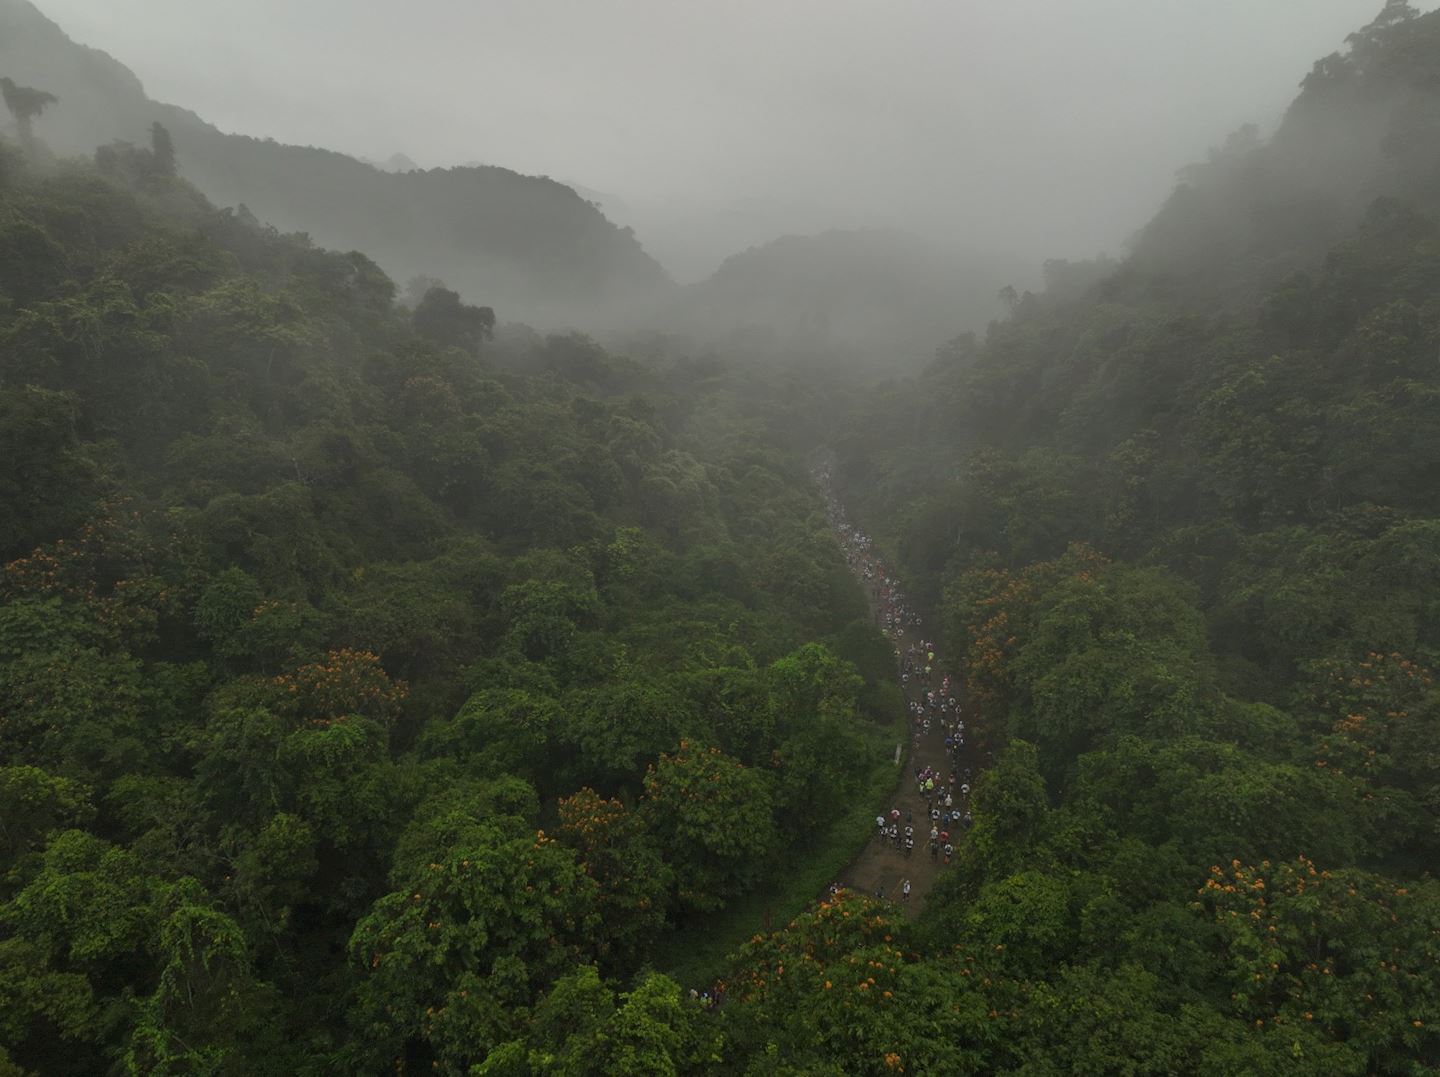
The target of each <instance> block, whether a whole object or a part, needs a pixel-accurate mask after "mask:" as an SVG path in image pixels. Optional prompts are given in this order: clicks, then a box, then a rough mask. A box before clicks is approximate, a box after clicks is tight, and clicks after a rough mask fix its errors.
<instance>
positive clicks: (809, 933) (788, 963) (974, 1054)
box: [723, 890, 985, 1075]
mask: <svg viewBox="0 0 1440 1077" xmlns="http://www.w3.org/2000/svg"><path fill="white" fill-rule="evenodd" d="M911 930H912V929H911V928H910V927H909V926H908V925H907V923H906V921H905V920H904V918H902V917H897V916H894V915H892V911H891V908H890V907H889V906H887V905H885V904H883V903H880V902H875V901H871V900H869V899H868V898H865V897H862V896H860V895H857V894H852V893H850V892H848V891H843V890H842V891H841V892H840V893H839V894H837V895H836V896H835V897H834V898H832V899H829V900H826V901H821V902H819V903H818V904H817V905H815V906H814V907H813V908H811V909H809V910H807V911H806V912H805V913H802V914H801V915H800V916H798V917H796V918H795V920H793V921H792V922H791V923H790V924H788V925H786V927H785V929H784V930H783V931H776V932H771V933H769V934H762V935H755V936H753V937H752V938H751V939H750V941H749V942H748V943H747V944H745V945H744V946H743V947H742V948H741V950H740V952H739V953H738V954H737V955H736V956H735V959H734V962H733V966H734V967H733V971H732V973H731V975H730V977H729V978H728V979H727V981H726V983H725V993H726V1000H727V1001H726V1004H725V1007H724V1010H723V1013H724V1016H725V1024H726V1033H727V1036H728V1038H729V1039H730V1041H731V1043H732V1044H734V1045H736V1046H738V1047H739V1048H740V1052H741V1054H742V1056H745V1055H748V1054H750V1053H751V1052H759V1051H764V1050H770V1051H775V1052H777V1053H778V1054H779V1056H780V1057H783V1058H784V1059H785V1060H786V1061H787V1062H788V1063H789V1064H790V1065H791V1066H794V1067H795V1069H794V1072H844V1073H857V1074H875V1075H881V1074H896V1073H954V1074H965V1073H977V1072H982V1068H981V1064H980V1054H979V1052H978V1051H976V1050H975V1043H974V1033H975V1031H976V1026H977V1025H978V1024H980V1023H983V1021H984V1015H985V1003H984V1002H983V1000H982V999H981V998H980V997H979V996H978V995H976V994H973V993H971V992H970V991H968V988H969V987H970V986H971V984H970V982H969V979H968V978H969V976H970V974H971V970H970V969H969V968H968V967H965V966H962V965H960V964H958V963H950V962H945V963H940V962H935V963H927V962H923V961H921V960H920V959H919V955H918V954H917V953H916V952H915V949H914V947H913V945H912V943H911V942H910V941H909V936H910V934H911Z"/></svg>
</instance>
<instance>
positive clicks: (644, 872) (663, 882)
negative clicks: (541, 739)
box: [555, 789, 672, 970]
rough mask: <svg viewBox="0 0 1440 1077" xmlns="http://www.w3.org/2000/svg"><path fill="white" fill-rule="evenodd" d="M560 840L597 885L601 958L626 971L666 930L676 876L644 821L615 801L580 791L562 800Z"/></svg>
mask: <svg viewBox="0 0 1440 1077" xmlns="http://www.w3.org/2000/svg"><path fill="white" fill-rule="evenodd" d="M559 808H560V827H559V829H558V830H557V831H556V832H555V837H556V838H558V839H559V840H560V841H561V842H563V843H564V844H566V845H568V846H569V847H570V848H572V849H574V850H575V853H576V856H577V857H578V858H579V861H580V867H581V869H582V870H583V871H584V872H585V874H586V875H588V876H590V878H592V879H594V880H595V882H596V884H597V886H598V887H599V890H598V899H597V900H598V903H599V904H598V908H599V913H600V918H601V920H602V921H603V922H604V924H605V935H604V940H603V942H601V944H600V946H599V952H600V953H601V955H602V956H603V957H604V958H605V961H606V964H607V966H611V965H617V964H618V965H619V966H620V967H622V968H624V969H627V970H628V969H630V968H632V967H633V963H634V961H635V960H636V959H638V957H639V955H640V954H641V953H642V952H643V951H644V949H645V946H646V944H647V943H648V942H649V940H650V939H652V938H653V937H654V935H655V934H656V933H657V932H659V931H661V930H662V929H663V928H664V926H665V912H666V905H667V902H668V894H669V891H670V887H671V885H672V872H671V869H670V867H669V865H668V864H666V863H665V861H664V860H663V859H662V858H661V856H660V852H659V850H658V849H657V848H656V847H655V844H654V841H653V840H652V839H651V838H650V835H649V834H648V833H647V832H646V830H645V826H644V824H643V823H642V822H641V820H640V819H639V817H638V816H637V815H636V814H635V813H634V812H632V811H631V810H630V809H628V808H627V807H626V806H625V805H624V804H622V803H621V802H620V801H618V800H615V799H606V798H605V797H602V796H601V795H600V794H599V793H597V792H595V790H593V789H581V790H579V791H578V792H577V793H575V795H574V796H570V797H565V798H563V799H561V801H560V804H559Z"/></svg>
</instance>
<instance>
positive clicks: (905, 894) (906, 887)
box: [900, 879, 910, 901]
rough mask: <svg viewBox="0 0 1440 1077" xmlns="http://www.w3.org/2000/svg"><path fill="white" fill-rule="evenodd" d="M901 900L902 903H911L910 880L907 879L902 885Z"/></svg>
mask: <svg viewBox="0 0 1440 1077" xmlns="http://www.w3.org/2000/svg"><path fill="white" fill-rule="evenodd" d="M900 900H901V901H909V900H910V880H909V879H906V880H905V881H904V882H903V883H901V884H900Z"/></svg>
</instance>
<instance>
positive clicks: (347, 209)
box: [0, 0, 671, 326]
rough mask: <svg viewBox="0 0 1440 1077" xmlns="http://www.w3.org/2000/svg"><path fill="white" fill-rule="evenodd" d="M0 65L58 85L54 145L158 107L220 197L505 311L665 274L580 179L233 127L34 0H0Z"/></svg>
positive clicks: (591, 301)
mask: <svg viewBox="0 0 1440 1077" xmlns="http://www.w3.org/2000/svg"><path fill="white" fill-rule="evenodd" d="M0 74H6V75H9V76H10V77H12V78H14V79H15V81H17V82H19V83H22V84H27V85H32V86H36V87H40V88H42V89H45V90H48V91H49V92H51V93H54V94H56V95H57V96H58V97H59V98H60V103H59V104H58V105H57V106H55V107H54V108H52V109H51V110H50V111H49V112H47V113H46V115H45V116H44V117H43V119H42V120H41V121H40V123H39V126H38V133H39V135H40V137H41V139H43V140H44V141H45V142H46V143H47V144H48V145H49V146H51V147H52V148H53V149H54V150H55V151H56V152H58V153H61V154H65V155H70V154H87V155H88V154H90V153H93V152H94V150H95V149H96V148H97V147H98V146H101V145H104V144H106V143H109V142H111V141H113V140H116V139H120V140H126V141H132V142H143V141H145V139H146V138H147V137H148V136H147V131H148V128H149V126H150V124H151V123H152V122H154V121H159V122H160V123H162V124H164V125H165V126H166V127H167V128H168V129H169V130H170V133H171V135H172V136H173V137H174V140H175V144H176V149H177V153H178V157H179V162H180V168H181V171H182V172H183V174H184V175H185V176H186V178H187V179H189V180H191V181H192V182H194V183H195V184H196V185H197V186H199V187H200V189H201V190H203V191H204V192H205V193H206V194H207V195H208V196H209V197H210V198H211V199H212V200H213V201H215V202H216V203H218V204H220V205H238V204H241V203H243V204H245V205H246V206H248V207H249V208H250V210H251V211H252V212H254V213H255V215H256V216H258V217H259V218H260V219H262V220H264V221H267V222H268V223H270V224H273V225H274V226H275V227H277V228H279V229H281V230H283V231H301V232H306V233H309V234H310V235H311V236H312V237H313V238H314V240H315V241H316V242H317V243H320V244H322V245H324V246H327V247H334V248H338V249H342V250H345V249H360V250H364V251H366V252H367V253H369V254H371V255H372V256H374V257H375V258H376V259H377V260H378V261H379V262H380V264H381V265H382V266H383V267H384V268H385V270H386V271H387V272H388V273H390V275H391V276H393V277H395V278H396V279H397V280H399V281H401V282H402V283H403V282H404V280H405V279H407V278H408V277H410V276H412V275H415V274H421V273H424V274H429V275H434V276H439V277H441V278H443V279H445V280H446V281H447V282H448V283H449V284H450V285H451V286H452V287H455V288H457V289H458V290H460V291H461V292H462V293H463V294H464V295H465V296H466V297H467V298H468V299H471V300H473V301H475V302H481V303H485V304H488V305H492V306H494V307H496V308H497V310H498V311H499V313H500V314H501V316H502V317H505V318H511V319H523V320H527V321H533V322H535V323H536V324H538V325H542V326H559V325H561V324H567V323H568V324H587V325H589V324H595V323H596V322H603V320H604V318H605V315H606V312H608V311H610V310H614V309H618V308H624V307H627V306H629V305H630V304H633V303H634V302H636V301H638V300H640V299H643V298H653V297H655V296H656V295H658V294H663V293H664V292H666V291H667V290H668V289H669V288H670V287H671V283H670V280H669V277H668V276H667V274H666V273H665V270H664V269H663V268H662V267H661V266H660V265H659V263H658V262H656V261H655V260H654V259H653V258H651V257H650V256H649V255H648V254H646V253H645V251H644V249H643V248H642V247H641V245H640V243H639V242H638V241H637V240H636V239H635V237H634V234H633V233H632V232H631V231H630V230H629V229H626V228H620V227H617V226H616V225H615V224H613V223H612V222H610V221H609V220H607V219H606V217H605V216H604V214H603V213H601V212H600V210H599V209H598V208H597V207H596V206H594V205H592V204H590V203H589V202H588V201H587V200H586V199H585V198H583V197H581V196H580V195H579V194H577V193H576V192H575V191H574V190H572V189H571V188H569V187H567V186H565V185H563V184H561V183H557V182H555V181H553V180H550V179H548V178H545V177H536V176H525V175H521V174H520V173H517V172H513V171H511V170H509V169H505V168H498V167H493V166H482V167H465V168H450V169H430V170H427V171H389V170H388V169H391V168H393V167H394V162H393V160H392V162H387V163H386V164H385V165H383V166H380V167H375V166H372V165H371V164H369V163H366V162H363V161H361V160H358V159H356V158H354V157H349V156H347V155H345V154H341V153H336V152H333V151H330V150H324V149H318V148H314V147H302V146H289V145H283V144H281V143H278V142H275V141H273V140H271V139H257V138H251V137H248V136H243V135H232V134H226V133H224V132H222V131H220V130H219V129H218V128H216V127H215V126H213V125H212V124H209V123H207V122H206V121H204V120H203V119H201V118H200V117H199V116H197V115H196V114H195V113H193V112H190V111H188V110H186V109H183V108H179V107H176V106H174V105H168V104H164V103H161V102H157V101H152V100H151V99H150V98H149V97H148V96H147V95H146V93H145V89H144V87H143V85H142V84H141V82H140V80H139V79H138V78H137V77H136V76H135V74H134V73H133V72H131V71H130V70H129V69H128V68H126V67H125V66H124V65H123V64H122V63H120V62H118V61H117V60H115V59H114V58H113V57H111V56H109V55H108V54H106V53H104V52H101V51H100V50H98V49H94V48H90V47H87V46H84V45H80V44H77V43H76V42H73V41H71V40H70V39H69V38H68V37H67V36H66V35H65V33H64V32H63V31H62V30H61V28H60V27H59V26H57V25H56V24H55V23H54V22H53V21H51V20H50V19H48V18H47V17H46V16H45V15H44V14H42V13H41V12H40V10H39V9H37V8H36V7H35V6H34V5H33V4H31V3H29V2H28V0H0Z"/></svg>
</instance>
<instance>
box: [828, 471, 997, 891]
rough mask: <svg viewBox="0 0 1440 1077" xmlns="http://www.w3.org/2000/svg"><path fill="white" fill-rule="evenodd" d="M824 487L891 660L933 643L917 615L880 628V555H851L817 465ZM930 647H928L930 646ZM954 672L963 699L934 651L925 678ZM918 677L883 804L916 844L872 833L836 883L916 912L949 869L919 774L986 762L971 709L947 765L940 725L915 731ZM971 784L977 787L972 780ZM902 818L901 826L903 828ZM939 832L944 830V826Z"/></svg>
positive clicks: (908, 691)
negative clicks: (936, 848) (935, 851)
mask: <svg viewBox="0 0 1440 1077" xmlns="http://www.w3.org/2000/svg"><path fill="white" fill-rule="evenodd" d="M817 479H818V480H819V485H820V488H821V492H822V493H823V494H824V496H825V501H826V504H827V506H828V508H829V510H830V522H831V526H832V528H833V529H834V530H835V537H836V540H837V542H839V544H840V547H841V550H842V551H843V552H845V553H846V555H847V557H849V560H850V567H851V569H852V571H854V572H855V574H856V576H857V578H858V579H859V581H860V585H861V586H862V587H863V588H864V589H865V594H866V597H867V599H868V600H869V603H870V612H871V616H872V618H873V619H874V620H875V622H876V624H877V625H878V626H879V627H880V629H881V631H883V632H885V633H886V636H887V638H889V639H890V641H891V643H893V644H894V645H895V656H896V662H897V664H898V663H902V662H903V660H904V653H905V651H906V649H908V647H909V646H910V644H911V643H913V642H916V641H918V640H922V639H923V640H934V638H935V637H934V633H933V629H927V628H926V626H925V624H924V623H923V622H921V621H919V620H918V618H917V619H916V620H915V621H913V622H912V623H911V624H909V625H907V626H906V627H905V628H904V634H903V635H899V636H897V635H896V633H895V631H894V630H892V629H887V628H886V626H885V604H884V602H883V601H882V597H881V591H882V579H881V576H880V574H879V573H876V574H875V577H874V578H871V579H867V578H866V575H865V565H866V560H867V559H868V562H869V564H870V565H871V566H872V567H873V566H879V565H880V564H881V562H880V558H879V556H878V555H877V554H875V553H874V552H873V551H872V552H870V553H869V554H868V558H857V557H854V556H850V555H851V554H852V550H851V548H850V546H849V545H848V543H847V536H846V534H845V532H844V530H843V528H844V525H845V523H846V519H845V512H844V508H843V506H842V505H841V504H840V502H839V501H838V499H837V498H836V497H835V495H834V492H833V489H832V487H831V485H830V482H829V479H828V475H827V474H825V472H824V470H823V469H822V471H821V473H820V474H819V475H817ZM881 571H882V572H883V574H884V577H885V578H888V579H890V580H892V581H893V579H894V576H893V574H891V573H890V571H889V569H886V568H882V569H881ZM932 646H933V644H932ZM947 671H949V672H950V674H951V682H952V684H956V685H959V686H960V692H959V694H960V696H961V698H962V699H963V698H964V686H963V683H962V682H961V681H960V678H959V676H958V674H956V673H955V672H954V671H953V670H949V663H947V662H946V660H945V656H943V655H942V654H940V653H939V652H938V651H937V652H936V655H935V661H934V662H933V663H932V673H931V678H930V683H931V684H932V685H938V684H939V683H940V682H941V681H942V680H943V679H944V677H945V674H946V672H947ZM920 682H921V679H920V678H919V677H911V678H910V683H909V684H908V685H903V686H902V687H903V692H904V695H905V701H906V708H907V713H906V723H905V724H906V728H907V735H906V739H907V740H909V741H910V744H909V745H906V746H904V748H906V749H908V750H905V751H904V757H903V761H902V765H901V768H900V781H899V786H898V787H897V789H896V791H895V794H894V797H893V798H892V802H891V803H888V804H886V805H884V808H883V811H884V813H885V814H887V815H888V814H889V813H890V811H891V810H898V811H899V812H900V814H901V817H902V820H903V818H904V816H905V815H906V813H907V812H908V813H909V814H910V815H911V816H912V817H913V819H914V827H915V838H916V840H915V849H914V851H913V852H911V853H909V854H907V853H906V851H905V850H904V849H903V848H896V847H895V846H894V845H893V844H892V843H891V842H890V841H888V840H885V839H883V838H881V837H879V836H878V835H872V836H871V838H870V839H869V841H868V842H867V843H866V845H865V848H864V850H862V851H861V853H860V855H859V856H857V857H856V858H855V860H853V861H852V862H851V863H850V865H849V866H848V867H846V868H845V870H844V871H843V872H841V873H840V876H839V878H838V879H837V880H836V881H837V882H838V883H839V884H840V885H841V886H842V887H844V888H846V889H848V890H854V891H856V892H857V893H862V894H866V895H869V896H872V897H873V896H876V895H879V894H882V893H883V895H884V896H885V897H886V898H888V899H890V900H893V901H895V902H897V903H898V904H899V905H900V907H901V908H902V909H907V910H911V911H913V912H917V913H918V912H919V910H920V907H921V906H922V905H923V904H924V902H925V897H926V895H927V894H928V893H929V892H930V888H931V887H932V886H934V885H935V881H936V880H937V879H938V878H939V877H940V873H941V872H943V871H945V870H947V868H946V865H945V862H944V861H945V857H944V854H943V853H941V854H940V855H938V856H936V857H935V858H933V859H932V858H931V856H930V852H929V840H928V834H929V829H930V817H929V811H930V808H929V805H928V804H927V803H926V801H925V797H924V796H923V795H922V794H921V792H920V789H919V784H918V782H917V781H916V777H915V776H916V775H917V774H918V773H919V772H921V771H923V770H924V769H925V768H926V767H929V768H930V769H931V770H933V771H935V772H937V773H939V774H941V775H945V776H948V775H949V774H950V773H951V771H952V770H956V771H963V770H964V768H967V767H968V768H969V769H970V770H971V772H972V773H973V775H974V776H975V777H978V776H979V774H980V771H981V770H982V769H983V767H984V766H985V765H986V764H988V762H989V758H988V755H987V754H986V753H985V752H984V751H983V750H982V748H981V747H980V745H981V744H983V738H982V737H980V736H979V735H978V734H979V730H977V729H975V728H974V726H975V715H973V714H971V713H970V712H969V710H968V709H966V710H964V711H962V714H961V717H962V719H963V720H964V721H965V723H966V726H967V732H968V736H967V737H966V738H965V747H964V749H962V751H961V752H960V753H959V757H958V762H952V759H951V755H950V753H949V752H947V751H946V749H945V730H944V728H943V726H942V725H941V723H940V722H938V721H934V722H931V728H930V731H929V732H928V733H925V732H920V733H919V734H918V736H916V735H915V733H914V732H913V731H911V730H912V727H913V724H914V723H913V720H912V719H911V716H910V714H909V704H910V702H911V701H912V700H913V701H918V700H921V699H922V697H923V696H924V693H925V688H924V686H923V685H922V684H921V683H920ZM959 784H960V783H959V781H958V780H957V782H956V786H955V790H954V799H955V805H956V806H957V807H959V806H960V805H961V804H962V802H963V803H965V804H966V806H967V807H968V800H969V798H968V797H966V798H962V797H961V795H960V791H959ZM971 784H972V785H973V784H974V779H973V778H972V781H971ZM903 825H904V824H903V822H902V826H903ZM942 829H943V827H942ZM966 836H967V832H966V830H965V828H964V827H963V826H956V827H953V828H952V829H951V840H952V842H953V843H954V844H955V845H956V846H957V847H958V846H959V845H960V843H961V842H962V841H964V840H966ZM906 879H909V880H910V897H909V899H908V900H903V899H902V897H901V890H902V886H903V883H904V881H905V880H906Z"/></svg>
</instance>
